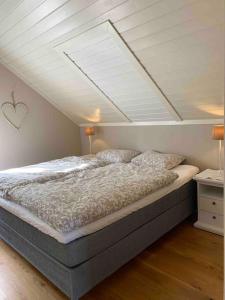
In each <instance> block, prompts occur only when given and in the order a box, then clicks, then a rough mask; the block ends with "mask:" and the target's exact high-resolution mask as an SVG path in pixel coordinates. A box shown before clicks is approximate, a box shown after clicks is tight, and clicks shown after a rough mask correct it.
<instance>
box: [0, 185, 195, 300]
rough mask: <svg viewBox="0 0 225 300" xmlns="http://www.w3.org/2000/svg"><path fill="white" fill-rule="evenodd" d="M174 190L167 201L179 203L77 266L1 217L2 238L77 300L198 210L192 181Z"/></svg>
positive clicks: (73, 299) (0, 232)
mask: <svg viewBox="0 0 225 300" xmlns="http://www.w3.org/2000/svg"><path fill="white" fill-rule="evenodd" d="M172 193H173V194H172ZM172 193H170V194H168V195H167V196H170V197H168V200H169V199H171V195H172V196H173V197H176V199H178V200H179V201H177V204H176V205H174V206H173V207H171V208H170V209H168V210H166V211H164V212H162V213H161V214H159V215H158V216H157V217H155V218H154V219H152V220H150V221H149V222H147V223H145V224H142V225H141V226H140V227H138V228H136V229H135V230H134V231H132V232H131V233H130V234H128V235H127V236H126V237H124V238H123V239H121V240H119V241H118V242H117V243H115V244H114V245H112V246H111V247H109V248H107V249H105V250H104V251H102V252H100V253H98V254H96V255H95V256H94V257H92V258H90V259H88V260H87V261H85V262H83V263H81V264H79V265H77V266H76V267H67V266H65V265H63V264H62V263H60V262H59V261H57V260H56V259H54V258H53V257H51V256H50V255H48V253H46V252H44V251H43V250H41V249H40V248H38V247H37V246H35V245H34V244H33V243H31V242H30V241H28V240H27V239H26V238H25V237H23V236H22V235H20V234H18V233H17V232H16V231H15V230H14V229H13V228H11V227H10V226H9V225H8V224H7V223H6V222H1V220H0V237H1V238H2V239H3V240H4V241H5V242H6V243H7V244H9V245H10V246H12V247H13V248H14V249H15V250H16V251H17V252H18V253H20V254H21V255H22V256H23V257H25V258H26V259H27V260H28V261H29V262H30V263H31V264H32V265H33V266H34V267H36V268H37V269H38V270H39V271H40V272H41V273H42V274H44V275H45V276H46V277H47V278H48V279H49V280H50V281H51V282H52V283H54V284H55V285H56V286H57V287H58V288H59V289H60V290H61V291H62V292H64V293H65V294H66V295H67V296H68V297H70V299H71V300H78V299H79V298H80V297H81V296H83V295H84V294H86V293H87V292H88V291H89V290H91V289H92V288H93V287H94V286H95V285H97V284H98V283H99V282H101V281H102V280H103V279H105V278H106V277H108V276H109V275H111V274H112V273H113V272H115V271H116V270H117V269H119V268H120V267H121V266H123V265H124V264H125V263H127V262H128V261H129V260H131V259H132V258H134V257H135V256H136V255H138V254H139V253H140V252H142V251H143V250H144V249H146V248H147V247H148V246H150V245H151V244H152V243H154V242H155V241H156V240H158V239H159V238H160V237H162V236H163V235H164V234H165V233H167V232H168V231H169V230H171V229H172V228H173V227H174V226H176V225H177V224H179V223H180V222H182V221H183V220H184V219H186V218H187V217H188V216H190V215H191V214H192V213H193V212H194V211H195V210H196V185H195V183H194V182H193V181H190V182H188V183H186V184H185V185H184V186H182V187H180V188H179V189H178V190H176V191H175V192H172ZM167 196H165V197H167ZM165 197H164V198H165Z"/></svg>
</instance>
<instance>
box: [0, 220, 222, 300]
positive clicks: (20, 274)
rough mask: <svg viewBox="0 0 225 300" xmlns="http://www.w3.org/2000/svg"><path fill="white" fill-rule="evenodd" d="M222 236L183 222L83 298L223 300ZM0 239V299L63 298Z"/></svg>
mask: <svg viewBox="0 0 225 300" xmlns="http://www.w3.org/2000/svg"><path fill="white" fill-rule="evenodd" d="M222 290H223V238H222V237H220V236H218V235H214V234H211V233H208V232H204V231H201V230H199V229H195V228H193V227H192V225H191V224H190V222H185V223H183V224H181V225H179V226H178V227H177V228H176V229H174V230H173V231H171V232H170V233H169V234H167V235H166V236H165V237H163V238H162V239H161V240H159V241H158V242H157V243H155V244H154V245H153V246H151V247H150V248H148V249H147V250H145V251H144V252H143V253H142V254H140V255H139V256H138V257H137V258H135V259H134V260H132V261H131V262H130V263H128V264H127V265H125V266H124V267H123V268H121V269H120V270H119V271H118V272H116V273H115V274H114V275H112V276H111V277H110V278H108V279H106V280H105V281H103V282H102V283H101V284H99V285H98V286H97V287H96V288H95V289H93V290H92V291H91V292H90V293H89V294H87V295H86V296H84V297H83V298H82V300H203V299H213V300H222V298H223V297H222V294H223V291H222ZM66 299H68V298H67V297H66V296H64V295H63V294H62V293H61V292H60V291H58V290H57V289H56V288H55V287H54V286H53V285H52V284H51V283H50V282H48V280H47V279H45V278H44V277H43V276H42V275H41V274H40V273H39V272H38V271H36V270H35V269H34V268H33V267H32V266H31V265H30V264H29V263H27V262H26V261H25V260H24V259H23V258H22V257H21V256H20V255H18V254H17V253H16V252H15V251H14V250H13V249H12V248H10V247H9V246H7V245H6V244H5V243H4V242H3V241H0V300H66Z"/></svg>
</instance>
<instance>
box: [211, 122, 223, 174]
mask: <svg viewBox="0 0 225 300" xmlns="http://www.w3.org/2000/svg"><path fill="white" fill-rule="evenodd" d="M212 138H213V139H214V140H218V141H219V169H220V176H222V175H223V174H222V169H223V168H222V141H223V140H224V125H215V126H214V127H213V131H212Z"/></svg>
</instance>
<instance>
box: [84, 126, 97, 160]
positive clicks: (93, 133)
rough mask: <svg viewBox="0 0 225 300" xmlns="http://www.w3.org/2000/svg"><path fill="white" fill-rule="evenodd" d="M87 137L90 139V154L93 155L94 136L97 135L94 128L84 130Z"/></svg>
mask: <svg viewBox="0 0 225 300" xmlns="http://www.w3.org/2000/svg"><path fill="white" fill-rule="evenodd" d="M84 132H85V135H86V136H88V138H89V149H90V151H89V152H90V154H92V136H93V135H95V128H94V127H86V128H85V129H84Z"/></svg>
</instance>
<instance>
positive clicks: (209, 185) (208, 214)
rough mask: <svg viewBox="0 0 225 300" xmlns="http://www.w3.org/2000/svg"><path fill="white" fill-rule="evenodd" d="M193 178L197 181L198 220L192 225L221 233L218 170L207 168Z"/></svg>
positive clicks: (222, 183)
mask: <svg viewBox="0 0 225 300" xmlns="http://www.w3.org/2000/svg"><path fill="white" fill-rule="evenodd" d="M193 179H194V180H196V181H197V183H198V221H197V222H196V223H195V224H194V226H195V227H197V228H200V229H203V230H207V231H210V232H213V233H217V234H220V235H223V233H224V216H223V215H224V213H223V207H224V198H223V188H224V180H223V176H221V175H220V173H219V171H218V170H210V169H207V170H205V171H203V172H201V173H199V174H197V175H196V176H195V177H194V178H193Z"/></svg>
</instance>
